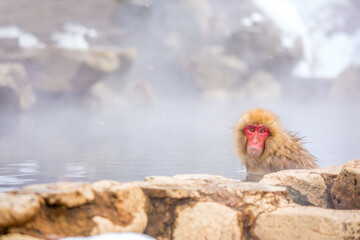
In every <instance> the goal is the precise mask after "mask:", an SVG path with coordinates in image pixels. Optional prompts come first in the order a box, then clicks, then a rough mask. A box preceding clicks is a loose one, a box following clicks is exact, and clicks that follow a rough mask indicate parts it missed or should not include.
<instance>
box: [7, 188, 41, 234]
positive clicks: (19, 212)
mask: <svg viewBox="0 0 360 240" xmlns="http://www.w3.org/2000/svg"><path fill="white" fill-rule="evenodd" d="M39 209H40V203H39V199H38V197H37V196H36V195H35V194H10V193H0V213H1V214H0V229H1V228H3V227H9V226H12V225H20V224H23V223H25V222H27V221H30V220H31V219H32V218H33V217H34V216H35V215H36V214H37V213H38V212H39Z"/></svg>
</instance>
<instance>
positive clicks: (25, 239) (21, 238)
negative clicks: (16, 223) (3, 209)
mask: <svg viewBox="0 0 360 240" xmlns="http://www.w3.org/2000/svg"><path fill="white" fill-rule="evenodd" d="M0 240H43V239H41V238H36V237H32V236H28V235H24V234H19V233H10V234H6V235H2V236H0Z"/></svg>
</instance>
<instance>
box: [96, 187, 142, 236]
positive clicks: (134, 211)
mask: <svg viewBox="0 0 360 240" xmlns="http://www.w3.org/2000/svg"><path fill="white" fill-rule="evenodd" d="M93 189H94V190H95V192H96V193H97V195H99V196H100V199H99V200H100V201H103V202H106V201H107V200H108V199H109V198H113V197H115V199H116V201H115V202H113V204H114V207H115V208H116V210H117V212H118V213H119V215H120V216H121V217H122V219H120V220H121V222H120V223H121V224H118V225H114V228H113V230H111V231H104V230H102V226H104V227H105V229H106V228H107V227H106V226H110V225H109V222H110V221H109V220H108V219H105V218H103V217H101V216H95V217H94V218H93V221H94V222H95V223H96V224H97V226H96V227H95V228H94V229H93V230H92V232H91V234H92V235H94V234H100V233H104V232H138V233H142V232H144V230H145V228H146V225H147V223H148V219H147V214H146V208H147V201H148V200H147V198H146V196H145V195H144V193H143V191H142V190H141V189H140V188H139V187H138V186H137V185H136V184H132V183H124V184H119V183H117V182H113V181H100V182H97V183H94V184H93ZM104 216H105V215H104Z"/></svg>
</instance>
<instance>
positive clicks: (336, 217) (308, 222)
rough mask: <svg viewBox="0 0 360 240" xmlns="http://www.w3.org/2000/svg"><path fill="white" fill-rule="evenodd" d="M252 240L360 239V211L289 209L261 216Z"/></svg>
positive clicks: (252, 233)
mask: <svg viewBox="0 0 360 240" xmlns="http://www.w3.org/2000/svg"><path fill="white" fill-rule="evenodd" d="M250 236H251V238H252V239H267V240H271V239H276V240H281V239H299V240H301V239H319V240H321V239H324V240H331V239H334V240H335V239H359V238H360V211H336V210H332V209H322V208H316V207H301V206H293V207H285V208H279V209H277V210H275V211H272V212H266V213H263V214H260V216H259V217H258V218H257V219H256V221H255V224H254V225H253V226H252V228H251V230H250Z"/></svg>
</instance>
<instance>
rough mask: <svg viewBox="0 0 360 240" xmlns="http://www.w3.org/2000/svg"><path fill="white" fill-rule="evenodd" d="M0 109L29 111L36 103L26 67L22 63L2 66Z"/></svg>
mask: <svg viewBox="0 0 360 240" xmlns="http://www.w3.org/2000/svg"><path fill="white" fill-rule="evenodd" d="M0 93H1V96H0V100H1V106H0V107H2V108H3V107H7V108H13V109H15V110H16V109H28V108H30V107H31V106H32V105H33V104H34V103H35V101H36V97H35V94H34V92H33V90H32V85H31V83H30V81H29V79H28V76H27V73H26V70H25V68H24V66H23V65H22V64H20V63H2V64H0Z"/></svg>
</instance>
